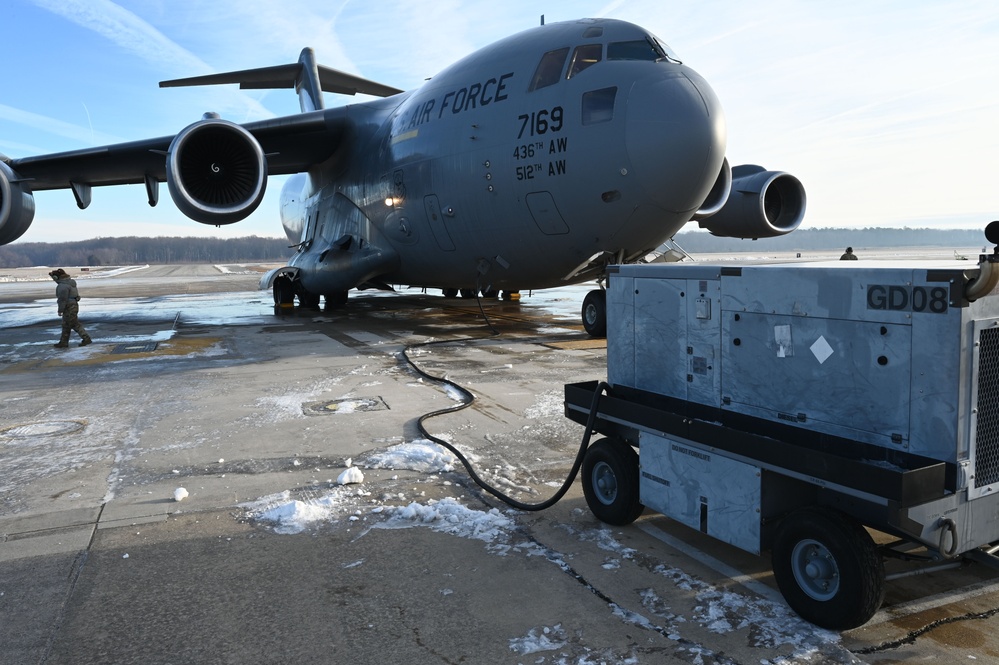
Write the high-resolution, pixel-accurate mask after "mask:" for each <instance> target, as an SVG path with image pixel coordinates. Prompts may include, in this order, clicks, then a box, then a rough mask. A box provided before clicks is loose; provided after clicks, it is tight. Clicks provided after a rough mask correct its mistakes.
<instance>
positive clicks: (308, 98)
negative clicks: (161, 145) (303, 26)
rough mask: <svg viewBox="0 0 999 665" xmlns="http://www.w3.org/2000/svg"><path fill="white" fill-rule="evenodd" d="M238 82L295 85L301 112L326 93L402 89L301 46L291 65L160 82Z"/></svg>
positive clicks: (259, 86) (257, 86) (252, 86)
mask: <svg viewBox="0 0 999 665" xmlns="http://www.w3.org/2000/svg"><path fill="white" fill-rule="evenodd" d="M226 83H238V84H239V87H240V89H243V90H270V89H278V88H295V91H296V92H298V99H299V104H300V106H301V108H302V112H303V113H304V112H308V111H318V110H319V109H322V108H324V106H325V105H324V104H323V95H322V93H323V92H333V93H338V94H341V95H355V94H357V93H361V94H364V95H374V96H375V97H390V96H392V95H396V94H399V93H400V92H402V90H399V89H397V88H393V87H391V86H387V85H382V84H381V83H377V82H375V81H370V80H368V79H365V78H361V77H360V76H354V75H353V74H348V73H347V72H342V71H340V70H338V69H332V68H331V67H323V66H322V65H317V64H316V55H315V53H314V52H313V50H312V49H311V48H308V47H306V48H304V49H302V54H301V55H300V56H299V57H298V62H296V63H294V64H291V65H277V66H275V67H260V68H258V69H244V70H241V71H238V72H225V73H222V74H209V75H207V76H193V77H190V78H183V79H173V80H171V81H160V87H161V88H179V87H183V86H193V85H219V84H226Z"/></svg>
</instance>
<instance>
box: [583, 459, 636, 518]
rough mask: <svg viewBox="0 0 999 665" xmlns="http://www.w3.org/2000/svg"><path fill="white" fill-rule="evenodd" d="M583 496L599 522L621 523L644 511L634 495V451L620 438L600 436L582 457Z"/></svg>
mask: <svg viewBox="0 0 999 665" xmlns="http://www.w3.org/2000/svg"><path fill="white" fill-rule="evenodd" d="M582 483H583V495H584V496H585V497H586V505H588V506H589V507H590V511H591V512H592V513H593V514H594V515H596V517H597V519H599V520H600V521H601V522H607V523H608V524H615V525H617V526H622V525H625V524H631V523H632V522H634V521H635V520H636V519H637V518H638V516H639V515H641V514H642V511H643V510H645V506H643V505H642V504H641V503H640V502H639V495H638V454H637V453H636V452H635V449H634V448H632V447H631V446H630V445H628V444H627V443H625V442H624V441H622V440H620V439H601V440H599V441H597V442H596V443H594V444H593V445H592V446H590V447H589V448H587V449H586V455H585V457H583V476H582Z"/></svg>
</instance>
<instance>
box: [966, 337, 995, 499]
mask: <svg viewBox="0 0 999 665" xmlns="http://www.w3.org/2000/svg"><path fill="white" fill-rule="evenodd" d="M974 334H975V344H974V362H973V370H972V379H973V380H972V393H971V403H972V404H973V405H975V406H974V408H973V409H972V411H971V469H972V472H971V477H970V479H969V487H968V498H969V499H976V498H978V497H981V496H985V495H986V494H991V493H993V492H996V491H997V490H999V322H997V321H995V320H990V321H976V322H975V327H974Z"/></svg>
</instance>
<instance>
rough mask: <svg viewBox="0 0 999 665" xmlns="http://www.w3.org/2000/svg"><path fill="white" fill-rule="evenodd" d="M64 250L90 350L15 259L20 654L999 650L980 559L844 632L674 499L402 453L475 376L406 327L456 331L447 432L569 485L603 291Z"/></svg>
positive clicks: (4, 435)
mask: <svg viewBox="0 0 999 665" xmlns="http://www.w3.org/2000/svg"><path fill="white" fill-rule="evenodd" d="M69 270H70V272H71V273H75V274H77V276H78V277H79V279H78V281H79V285H80V291H81V294H82V295H83V300H82V302H81V314H80V319H81V321H82V322H83V323H84V325H85V326H86V327H87V329H88V331H89V332H90V334H91V335H92V336H93V338H94V341H95V343H94V344H93V345H91V346H89V347H85V348H80V347H78V346H77V343H78V340H76V339H74V340H72V342H71V344H72V348H70V349H68V350H58V349H54V348H52V343H53V342H54V341H55V339H56V337H57V336H58V319H57V318H56V316H55V306H54V305H55V304H54V299H53V293H54V286H53V284H52V283H51V281H48V280H47V278H45V277H44V272H45V271H35V272H34V273H32V272H31V271H30V270H29V269H25V270H23V271H20V270H18V271H4V272H5V274H4V275H3V276H0V279H3V278H6V279H8V281H7V282H0V469H2V472H0V663H3V664H7V663H10V664H23V663H31V664H35V663H38V664H42V663H44V664H62V663H74V664H75V663H144V664H148V663H241V664H243V663H288V662H299V663H306V662H308V663H311V662H315V663H379V664H383V663H438V662H439V663H525V664H526V663H664V662H676V663H709V664H710V663H742V664H749V663H754V664H755V663H792V662H809V663H824V662H836V663H848V662H871V663H889V662H919V661H922V660H928V659H930V658H944V659H946V662H956V661H957V660H961V661H967V660H970V659H975V660H976V662H999V648H997V638H996V635H999V631H997V630H996V628H997V626H996V621H997V619H995V618H994V614H996V613H997V611H999V610H997V609H996V608H999V592H997V590H999V585H997V584H996V581H995V577H996V576H995V575H994V574H993V573H991V572H990V571H988V570H987V569H984V568H983V567H981V566H964V567H962V568H961V569H959V570H951V571H944V572H940V573H933V574H931V575H924V576H921V577H919V578H916V579H918V580H919V581H918V582H907V581H906V580H908V579H912V578H904V579H902V580H899V581H898V582H892V583H890V587H889V598H888V601H887V602H886V607H885V608H884V609H883V610H882V612H881V613H880V614H879V615H878V616H876V617H875V619H874V620H873V621H872V622H871V623H870V624H869V625H868V626H865V627H862V628H860V629H856V630H854V631H850V632H848V633H844V634H838V633H833V632H830V631H825V630H821V629H818V628H816V627H815V626H812V625H811V624H808V623H806V622H803V621H801V620H800V619H798V618H797V617H796V616H794V615H793V613H791V612H790V610H789V609H787V607H786V605H784V604H783V601H782V600H781V598H780V595H779V593H777V592H776V590H775V585H774V583H773V579H772V575H771V574H770V569H769V560H768V559H767V558H765V557H764V558H760V557H755V556H753V555H750V554H746V553H744V552H741V551H738V550H736V549H734V548H731V547H728V546H726V545H723V544H720V543H717V542H715V541H713V540H712V539H709V538H707V537H705V536H703V535H702V534H699V533H696V532H693V531H691V530H689V529H687V528H686V527H683V526H682V525H678V524H676V523H674V522H672V521H670V520H668V519H666V518H664V517H662V516H658V515H654V514H651V513H646V515H644V516H643V517H641V518H640V519H639V520H638V521H637V522H636V523H635V524H634V525H631V526H628V527H623V528H619V527H613V528H612V527H608V526H606V525H603V524H601V523H600V522H598V521H597V520H596V519H595V518H594V517H593V516H592V515H591V513H590V512H589V510H588V509H587V507H586V503H585V501H584V499H583V497H582V491H581V489H580V485H579V482H578V481H577V482H575V483H574V484H573V486H572V487H571V488H570V490H569V492H568V493H567V495H566V496H565V498H564V499H563V500H562V501H561V502H560V503H558V504H557V505H556V506H554V507H553V508H550V509H548V510H545V511H541V512H522V511H516V510H513V509H511V508H509V507H507V506H506V505H505V504H503V503H501V502H500V501H498V500H496V499H494V498H493V497H491V496H488V495H487V494H486V493H485V492H483V491H482V490H481V489H480V488H478V487H477V486H476V485H474V483H472V482H471V481H470V480H469V477H468V475H467V473H465V471H464V470H463V469H462V468H461V467H460V465H458V464H456V463H453V461H452V463H451V464H445V465H443V466H441V465H440V464H437V465H434V464H430V465H421V464H413V463H412V462H413V461H414V460H413V458H412V457H410V458H406V457H405V456H404V455H403V456H396V457H395V458H392V457H391V454H390V453H392V452H393V451H396V452H398V451H400V450H412V448H407V447H411V446H417V445H424V443H426V442H423V443H421V439H422V436H421V435H420V433H419V431H418V429H417V425H416V420H417V418H419V416H421V415H423V414H426V413H428V412H431V411H435V410H438V409H442V408H446V407H449V406H453V405H455V404H456V403H457V400H458V399H459V398H458V397H457V396H456V395H455V394H454V392H453V391H452V390H450V389H448V388H446V387H443V386H441V385H439V384H436V383H435V382H432V381H430V380H428V379H426V378H424V377H422V376H420V375H419V374H417V373H416V372H415V371H414V370H413V368H412V367H411V366H409V365H408V364H407V363H406V361H405V359H404V358H403V356H402V354H403V351H404V349H406V348H407V347H408V346H411V345H414V344H418V343H421V342H426V341H430V340H436V341H448V343H445V344H441V345H435V346H430V347H421V348H412V349H411V350H410V352H409V353H410V355H411V356H412V357H413V358H414V360H415V361H416V362H417V363H418V364H419V366H420V367H421V368H422V369H424V370H425V371H427V372H429V373H430V374H433V375H447V377H448V378H450V379H451V380H453V381H455V382H457V383H459V384H461V385H463V386H465V387H466V388H468V389H469V390H471V391H472V392H473V393H474V394H475V396H476V401H475V402H474V404H473V406H472V407H471V408H467V409H464V410H461V411H457V412H455V413H449V414H446V415H443V416H440V417H437V418H433V419H431V420H429V421H428V422H427V427H428V428H429V429H430V430H431V431H432V432H433V433H434V434H436V435H437V436H441V437H442V438H445V439H446V440H448V441H450V442H452V443H453V444H455V445H456V446H458V447H459V448H460V449H461V450H462V451H463V452H464V453H465V454H466V455H467V456H468V457H470V458H471V460H472V461H473V463H474V465H475V467H476V470H477V471H478V472H479V473H480V475H482V476H483V477H484V478H485V479H486V480H487V481H488V482H490V483H492V484H493V485H495V486H497V487H500V488H501V489H502V490H503V491H505V492H508V493H510V494H511V495H513V496H514V497H515V498H516V499H518V500H521V501H525V502H537V501H541V500H543V499H545V498H547V497H548V496H550V495H551V494H553V493H554V492H555V490H556V489H557V487H558V486H559V485H560V484H561V482H562V481H563V480H564V478H565V477H566V475H567V474H568V472H569V469H570V467H571V465H572V461H573V457H574V455H575V454H576V449H577V448H578V446H579V442H580V438H581V436H582V428H581V427H579V426H578V425H576V424H574V423H572V422H571V421H569V420H568V419H566V418H565V417H564V416H563V415H562V390H563V385H564V384H565V383H570V382H576V381H583V380H592V379H602V378H605V377H606V348H605V345H604V344H603V343H602V342H601V341H598V340H590V339H589V338H588V337H587V336H586V335H585V334H584V333H583V332H582V330H581V327H580V326H579V325H578V323H577V321H578V307H579V303H580V302H581V301H582V297H583V295H584V294H585V292H586V290H588V288H590V287H586V286H580V287H571V288H566V289H560V290H556V291H550V292H544V293H540V294H535V295H534V296H532V297H528V294H526V293H525V294H524V296H525V298H524V300H523V302H522V303H521V304H519V305H516V304H510V303H505V302H502V301H484V302H483V303H482V305H483V309H484V311H485V313H486V315H487V316H488V319H489V323H490V324H491V326H492V327H493V328H495V332H496V333H498V334H494V331H493V330H491V329H490V327H489V326H488V325H487V324H486V322H485V321H484V319H483V317H482V313H481V312H480V310H479V306H478V304H477V303H476V302H475V301H474V300H472V301H465V300H461V299H445V298H442V297H440V296H438V295H432V294H423V293H420V292H418V291H415V290H407V291H403V292H402V293H399V294H395V295H389V296H383V295H367V294H361V295H359V296H357V297H355V298H352V301H351V304H350V306H349V307H348V309H347V310H344V311H341V312H333V313H324V312H315V311H301V310H294V311H292V312H288V313H286V315H284V316H275V315H274V313H273V306H272V305H273V304H272V301H271V297H270V294H269V293H266V292H259V291H255V290H254V289H255V286H256V280H257V278H258V276H259V273H257V272H255V269H254V268H253V267H232V266H230V267H226V268H225V269H224V271H223V270H219V269H217V268H213V267H211V266H154V267H148V268H144V269H142V270H135V271H130V272H121V273H115V272H112V271H101V272H103V273H104V276H99V275H94V276H88V277H86V278H84V277H82V276H80V273H78V272H77V271H76V270H74V269H69ZM36 273H40V277H39V275H38V274H36ZM14 280H17V281H14ZM440 453H441V456H442V457H443V458H447V453H446V452H445V451H444V450H443V449H440ZM386 455H388V458H389V459H395V460H396V461H397V464H396V465H395V466H394V467H393V466H392V464H384V463H380V462H379V460H384V459H385V458H386ZM400 460H401V461H400ZM350 467H354V468H356V469H358V470H359V471H361V472H362V473H363V482H360V483H355V484H340V483H339V482H338V478H339V477H340V475H341V474H343V473H344V472H345V471H346V470H347V469H348V468H350ZM179 488H184V489H185V490H186V492H187V496H186V497H185V498H183V499H182V500H181V501H177V500H175V496H176V495H175V492H176V491H177V490H178V489H179ZM895 642H898V644H895Z"/></svg>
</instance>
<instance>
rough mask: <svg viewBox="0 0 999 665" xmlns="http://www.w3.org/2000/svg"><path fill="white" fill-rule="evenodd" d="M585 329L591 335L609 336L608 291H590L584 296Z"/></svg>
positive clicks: (583, 315)
mask: <svg viewBox="0 0 999 665" xmlns="http://www.w3.org/2000/svg"><path fill="white" fill-rule="evenodd" d="M582 319H583V330H585V331H586V334H588V335H589V336H590V337H606V336H607V292H606V291H604V290H602V289H596V290H594V291H590V292H589V293H587V294H586V297H585V298H583V311H582Z"/></svg>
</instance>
